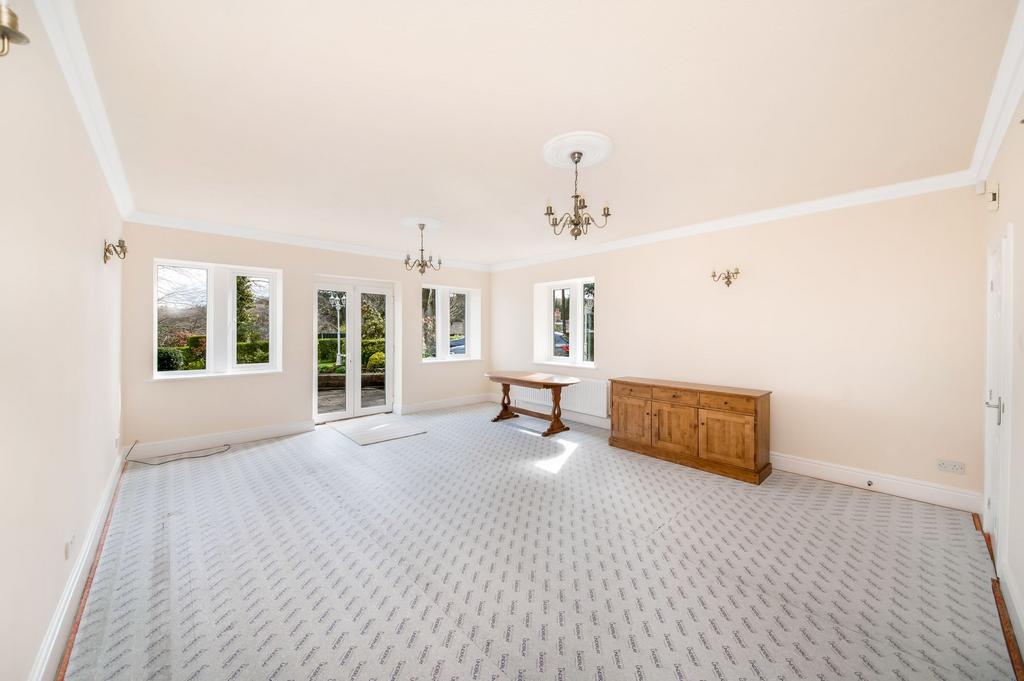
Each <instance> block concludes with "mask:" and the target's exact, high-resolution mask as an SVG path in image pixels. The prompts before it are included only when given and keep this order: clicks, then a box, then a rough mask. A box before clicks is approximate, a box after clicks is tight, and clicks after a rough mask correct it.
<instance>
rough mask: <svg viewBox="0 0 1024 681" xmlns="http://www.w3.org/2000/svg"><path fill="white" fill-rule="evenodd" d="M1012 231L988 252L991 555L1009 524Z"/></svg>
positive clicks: (987, 511) (987, 524)
mask: <svg viewBox="0 0 1024 681" xmlns="http://www.w3.org/2000/svg"><path fill="white" fill-rule="evenodd" d="M1012 274H1013V227H1012V225H1007V228H1006V230H1005V231H1004V232H1003V233H1002V234H1000V235H999V238H998V239H996V240H995V241H994V242H993V243H992V244H991V245H990V247H989V252H988V294H987V299H988V305H987V317H988V319H987V352H986V385H985V407H986V409H985V412H986V418H985V508H984V514H983V525H984V528H985V531H986V532H988V533H989V534H990V535H991V536H992V544H993V550H994V551H996V552H997V553H998V551H999V549H1000V542H999V538H1000V537H1001V536H1003V535H1004V534H1005V530H1006V523H1007V520H1008V518H1007V517H1006V516H1005V511H1004V508H1005V504H1006V501H1007V497H1006V491H1005V481H1006V480H1007V477H1008V476H1007V472H1008V471H1007V467H1008V466H1009V446H1010V430H1009V429H1010V418H1009V410H1008V404H1007V401H1008V398H1009V396H1010V394H1011V381H1012V366H1013V364H1012V361H1013V356H1012V352H1013V345H1012V339H1013V306H1012V286H1011V278H1012Z"/></svg>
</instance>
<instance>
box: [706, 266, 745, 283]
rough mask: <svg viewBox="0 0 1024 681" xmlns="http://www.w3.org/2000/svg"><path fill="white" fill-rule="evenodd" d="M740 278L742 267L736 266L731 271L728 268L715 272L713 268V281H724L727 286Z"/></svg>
mask: <svg viewBox="0 0 1024 681" xmlns="http://www.w3.org/2000/svg"><path fill="white" fill-rule="evenodd" d="M739 278H740V268H738V267H735V268H733V270H732V271H731V272H730V271H729V270H726V271H724V272H715V271H714V270H711V281H715V282H718V281H724V282H725V285H726V286H732V282H733V281H735V280H737V279H739Z"/></svg>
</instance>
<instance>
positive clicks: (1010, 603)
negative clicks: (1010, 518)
mask: <svg viewBox="0 0 1024 681" xmlns="http://www.w3.org/2000/svg"><path fill="white" fill-rule="evenodd" d="M996 551H997V553H998V551H999V549H998V548H997V549H996ZM1017 573H1019V574H1022V575H1024V567H1022V568H1018V570H1017ZM996 576H998V577H999V590H1000V591H1002V592H1003V601H1005V602H1006V611H1007V612H1009V613H1010V622H1011V623H1012V624H1013V633H1014V634H1015V635H1016V636H1017V642H1018V643H1021V642H1024V593H1021V591H1020V589H1019V588H1018V584H1019V583H1018V582H1017V578H1016V576H1015V574H1014V572H1013V570H1012V569H1011V567H1010V564H1009V562H1008V561H1007V559H1006V550H1005V549H1004V550H1003V553H1002V554H1001V555H1000V556H999V557H998V558H997V559H996Z"/></svg>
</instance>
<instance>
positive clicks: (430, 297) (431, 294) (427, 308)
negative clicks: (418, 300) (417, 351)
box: [423, 288, 437, 357]
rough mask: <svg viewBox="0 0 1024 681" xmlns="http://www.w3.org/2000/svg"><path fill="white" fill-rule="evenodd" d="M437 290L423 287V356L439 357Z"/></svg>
mask: <svg viewBox="0 0 1024 681" xmlns="http://www.w3.org/2000/svg"><path fill="white" fill-rule="evenodd" d="M436 332H437V290H436V289H432V288H425V289H423V356H424V357H437V335H436Z"/></svg>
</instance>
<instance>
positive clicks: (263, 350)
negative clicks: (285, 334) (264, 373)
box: [235, 341, 270, 364]
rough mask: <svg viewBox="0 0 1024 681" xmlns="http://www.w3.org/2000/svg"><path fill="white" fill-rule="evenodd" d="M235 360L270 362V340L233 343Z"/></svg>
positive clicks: (239, 361)
mask: <svg viewBox="0 0 1024 681" xmlns="http://www.w3.org/2000/svg"><path fill="white" fill-rule="evenodd" d="M235 349H236V353H235V357H236V359H235V361H236V362H237V363H239V364H267V363H268V362H270V341H254V342H252V343H236V344H235Z"/></svg>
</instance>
